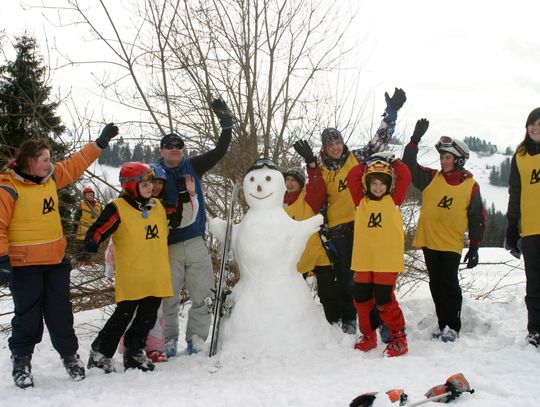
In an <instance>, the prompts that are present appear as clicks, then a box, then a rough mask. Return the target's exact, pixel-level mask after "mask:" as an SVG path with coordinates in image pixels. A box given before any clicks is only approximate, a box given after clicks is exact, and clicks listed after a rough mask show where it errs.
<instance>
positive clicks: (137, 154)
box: [131, 142, 144, 162]
mask: <svg viewBox="0 0 540 407" xmlns="http://www.w3.org/2000/svg"><path fill="white" fill-rule="evenodd" d="M131 161H143V162H144V150H143V145H142V142H139V143H137V144H135V147H134V148H133V155H132V156H131Z"/></svg>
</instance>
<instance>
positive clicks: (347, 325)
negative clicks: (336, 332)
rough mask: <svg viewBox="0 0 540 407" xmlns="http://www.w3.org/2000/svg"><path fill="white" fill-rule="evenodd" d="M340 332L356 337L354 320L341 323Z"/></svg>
mask: <svg viewBox="0 0 540 407" xmlns="http://www.w3.org/2000/svg"><path fill="white" fill-rule="evenodd" d="M341 330H342V331H343V333H345V334H347V335H356V320H354V319H353V320H352V321H343V322H342V323H341Z"/></svg>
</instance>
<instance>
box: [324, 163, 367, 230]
mask: <svg viewBox="0 0 540 407" xmlns="http://www.w3.org/2000/svg"><path fill="white" fill-rule="evenodd" d="M356 165H358V160H357V159H356V157H355V156H354V154H352V153H350V154H349V157H347V160H345V162H344V163H343V167H341V168H340V169H339V170H336V171H332V170H329V169H328V168H326V167H325V166H322V167H321V171H322V175H323V178H324V182H325V184H326V196H327V197H328V209H327V210H326V217H327V219H328V226H329V227H334V226H336V225H341V224H343V223H349V222H351V221H352V220H353V219H354V203H353V200H352V197H351V193H350V192H349V185H347V174H349V171H350V170H351V168H352V167H354V166H356Z"/></svg>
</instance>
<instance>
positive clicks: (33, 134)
mask: <svg viewBox="0 0 540 407" xmlns="http://www.w3.org/2000/svg"><path fill="white" fill-rule="evenodd" d="M14 48H15V51H16V56H15V60H14V61H8V62H7V63H6V64H5V65H3V66H0V113H1V114H0V141H1V144H2V145H1V147H0V154H1V156H2V158H4V159H7V158H10V157H13V155H14V152H15V151H16V149H17V148H18V147H19V146H20V145H21V144H22V143H23V142H24V141H25V140H27V139H29V138H39V137H48V138H49V141H50V142H51V145H52V147H53V151H52V152H51V153H52V155H53V157H54V158H55V159H59V158H62V157H63V156H64V154H65V152H66V148H65V147H64V146H61V145H60V144H58V143H56V142H55V141H54V140H53V139H52V137H54V136H59V135H60V134H62V133H63V132H64V131H65V126H64V125H63V124H62V120H61V119H60V117H58V116H56V113H55V111H56V109H57V108H58V105H59V104H58V102H51V101H50V100H49V96H50V92H51V86H49V85H48V84H47V72H48V71H47V67H46V66H45V65H44V64H43V58H42V57H41V55H40V53H39V50H38V48H37V42H36V40H35V39H34V38H32V37H30V36H28V35H26V34H24V35H23V36H21V37H18V38H17V42H16V43H15V45H14Z"/></svg>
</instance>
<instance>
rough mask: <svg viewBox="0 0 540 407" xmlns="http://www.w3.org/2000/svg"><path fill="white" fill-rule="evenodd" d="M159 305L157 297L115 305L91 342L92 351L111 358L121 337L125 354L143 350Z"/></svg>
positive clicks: (159, 299)
mask: <svg viewBox="0 0 540 407" xmlns="http://www.w3.org/2000/svg"><path fill="white" fill-rule="evenodd" d="M160 304H161V298H158V297H144V298H141V299H139V300H130V301H120V302H119V303H117V304H116V309H115V310H114V312H113V314H112V315H111V317H110V318H109V320H108V321H107V322H106V323H105V326H104V327H103V329H102V330H101V331H100V332H99V334H98V336H97V338H96V339H95V340H94V342H92V350H94V351H96V352H100V353H102V354H103V355H104V356H105V357H108V358H112V357H113V355H114V353H115V352H116V348H117V347H118V343H119V342H120V338H121V337H122V335H124V345H125V348H126V350H125V352H126V354H136V353H137V352H139V351H140V350H141V349H144V346H145V344H146V338H147V337H148V332H150V330H151V329H152V328H153V326H154V324H155V323H156V319H157V311H158V308H159V305H160ZM134 314H135V317H133V315H134ZM132 319H133V321H132ZM130 322H131V325H130V326H129V328H128V325H129V323H130ZM126 329H127V331H126Z"/></svg>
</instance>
